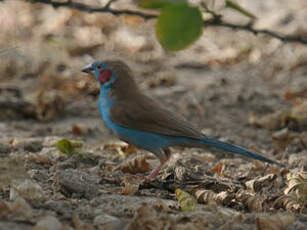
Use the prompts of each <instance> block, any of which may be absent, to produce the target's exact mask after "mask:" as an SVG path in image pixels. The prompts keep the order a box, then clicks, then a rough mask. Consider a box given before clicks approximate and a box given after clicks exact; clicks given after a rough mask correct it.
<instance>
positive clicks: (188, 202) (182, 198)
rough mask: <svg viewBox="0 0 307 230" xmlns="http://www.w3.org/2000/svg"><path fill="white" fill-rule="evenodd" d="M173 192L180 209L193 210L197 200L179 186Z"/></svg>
mask: <svg viewBox="0 0 307 230" xmlns="http://www.w3.org/2000/svg"><path fill="white" fill-rule="evenodd" d="M175 194H176V198H177V200H178V202H179V205H180V207H181V210H182V211H193V210H195V207H196V204H197V201H196V199H195V197H194V196H192V195H191V194H189V193H187V192H185V191H183V190H181V189H179V188H177V189H176V190H175Z"/></svg>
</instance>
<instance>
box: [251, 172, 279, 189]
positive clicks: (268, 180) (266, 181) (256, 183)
mask: <svg viewBox="0 0 307 230" xmlns="http://www.w3.org/2000/svg"><path fill="white" fill-rule="evenodd" d="M275 179H276V175H275V174H268V175H266V176H263V177H260V178H255V179H252V180H249V181H247V182H245V185H246V187H247V188H248V189H249V190H250V191H251V192H253V193H256V192H259V191H260V190H261V189H262V188H263V187H267V186H272V182H273V181H274V180H275Z"/></svg>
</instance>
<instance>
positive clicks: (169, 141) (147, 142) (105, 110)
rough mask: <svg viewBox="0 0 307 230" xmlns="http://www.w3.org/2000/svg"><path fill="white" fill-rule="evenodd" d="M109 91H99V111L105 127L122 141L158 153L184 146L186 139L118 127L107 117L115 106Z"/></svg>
mask: <svg viewBox="0 0 307 230" xmlns="http://www.w3.org/2000/svg"><path fill="white" fill-rule="evenodd" d="M109 93H110V89H104V90H101V92H100V96H99V111H100V114H101V116H102V119H103V120H104V122H105V124H106V126H107V127H108V128H109V129H110V130H111V131H112V132H114V133H115V134H117V135H118V136H119V137H120V138H121V139H123V140H124V141H127V142H129V143H130V144H133V145H135V146H137V147H139V148H142V149H145V150H148V151H150V152H158V151H160V150H161V149H164V148H167V147H169V146H174V145H184V144H185V143H187V142H188V141H189V139H188V138H183V137H173V136H167V135H160V134H155V133H150V132H146V131H141V130H135V129H130V128H126V127H123V126H120V125H118V124H116V123H115V122H113V121H112V119H111V117H110V116H109V114H110V110H111V108H112V106H116V102H115V101H114V99H112V98H110V96H109Z"/></svg>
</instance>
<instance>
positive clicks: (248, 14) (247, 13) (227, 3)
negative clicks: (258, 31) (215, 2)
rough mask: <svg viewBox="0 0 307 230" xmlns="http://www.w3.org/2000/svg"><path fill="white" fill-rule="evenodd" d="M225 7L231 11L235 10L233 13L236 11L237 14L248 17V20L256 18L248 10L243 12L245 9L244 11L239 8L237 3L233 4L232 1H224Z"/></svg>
mask: <svg viewBox="0 0 307 230" xmlns="http://www.w3.org/2000/svg"><path fill="white" fill-rule="evenodd" d="M225 6H226V7H227V8H231V9H233V10H235V11H238V12H239V13H241V14H243V15H245V16H247V17H250V18H252V19H255V18H256V16H255V15H253V14H252V13H250V12H249V11H248V10H245V9H244V8H243V7H241V6H240V5H239V4H238V3H235V2H233V1H230V0H226V1H225Z"/></svg>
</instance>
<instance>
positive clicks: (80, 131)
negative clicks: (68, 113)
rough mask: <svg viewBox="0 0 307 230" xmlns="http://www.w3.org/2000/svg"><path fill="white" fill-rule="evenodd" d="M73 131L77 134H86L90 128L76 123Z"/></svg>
mask: <svg viewBox="0 0 307 230" xmlns="http://www.w3.org/2000/svg"><path fill="white" fill-rule="evenodd" d="M71 131H72V134H73V135H75V136H80V135H86V134H87V133H88V128H87V127H86V126H85V125H82V124H74V125H73V126H72V128H71Z"/></svg>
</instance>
